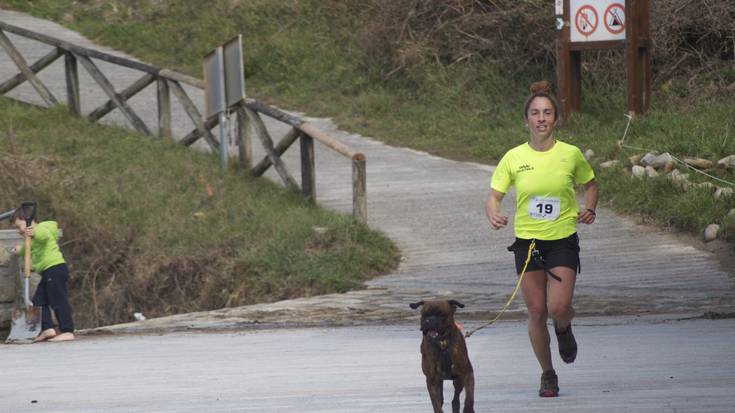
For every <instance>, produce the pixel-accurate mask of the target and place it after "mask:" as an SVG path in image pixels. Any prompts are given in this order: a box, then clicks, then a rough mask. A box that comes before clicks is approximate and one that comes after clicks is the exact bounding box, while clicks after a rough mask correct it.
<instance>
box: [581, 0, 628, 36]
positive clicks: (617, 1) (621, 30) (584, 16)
mask: <svg viewBox="0 0 735 413" xmlns="http://www.w3.org/2000/svg"><path fill="white" fill-rule="evenodd" d="M569 17H570V19H571V21H570V22H569V23H570V24H569V26H570V28H571V30H570V32H571V35H570V39H569V40H570V41H572V42H602V41H610V40H625V2H624V0H569Z"/></svg>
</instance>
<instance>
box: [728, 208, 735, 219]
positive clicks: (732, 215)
mask: <svg viewBox="0 0 735 413" xmlns="http://www.w3.org/2000/svg"><path fill="white" fill-rule="evenodd" d="M727 216H728V217H735V208H733V209H731V210H730V212H728V213H727Z"/></svg>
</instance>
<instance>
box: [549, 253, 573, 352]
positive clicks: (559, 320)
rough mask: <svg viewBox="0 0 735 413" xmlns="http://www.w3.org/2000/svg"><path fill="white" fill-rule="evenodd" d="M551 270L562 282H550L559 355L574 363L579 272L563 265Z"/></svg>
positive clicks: (550, 304) (550, 309)
mask: <svg viewBox="0 0 735 413" xmlns="http://www.w3.org/2000/svg"><path fill="white" fill-rule="evenodd" d="M551 271H552V272H553V273H554V274H556V275H557V276H558V277H559V278H561V282H553V281H552V282H550V283H549V297H548V308H549V315H550V316H551V319H552V320H554V331H555V332H556V339H557V342H558V344H559V355H560V356H561V359H562V360H563V361H564V362H565V363H573V362H574V360H575V359H576V358H577V341H576V340H575V338H574V334H573V333H572V318H574V308H573V307H572V298H573V296H574V284H575V283H576V280H577V272H576V270H575V269H572V268H569V267H563V266H559V267H554V268H552V269H551Z"/></svg>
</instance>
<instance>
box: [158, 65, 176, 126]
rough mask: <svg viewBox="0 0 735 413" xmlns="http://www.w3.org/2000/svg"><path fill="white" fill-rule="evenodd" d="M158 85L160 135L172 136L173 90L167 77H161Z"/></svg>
mask: <svg viewBox="0 0 735 413" xmlns="http://www.w3.org/2000/svg"><path fill="white" fill-rule="evenodd" d="M156 84H157V86H158V88H157V90H158V136H160V137H161V138H172V137H173V133H172V131H171V91H170V90H169V88H168V83H167V82H166V79H164V78H162V77H159V78H158V80H157V81H156Z"/></svg>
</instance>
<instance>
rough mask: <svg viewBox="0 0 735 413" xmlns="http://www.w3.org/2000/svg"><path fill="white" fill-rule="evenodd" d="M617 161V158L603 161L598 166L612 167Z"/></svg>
mask: <svg viewBox="0 0 735 413" xmlns="http://www.w3.org/2000/svg"><path fill="white" fill-rule="evenodd" d="M619 163H620V161H618V160H617V159H613V160H612V161H605V162H603V163H601V164H600V168H612V167H613V166H616V165H617V164H619Z"/></svg>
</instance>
